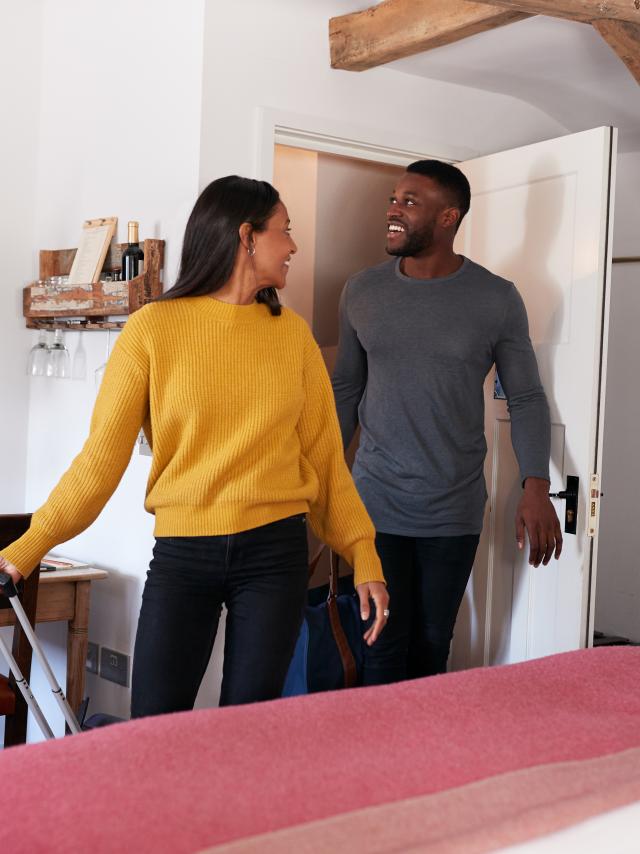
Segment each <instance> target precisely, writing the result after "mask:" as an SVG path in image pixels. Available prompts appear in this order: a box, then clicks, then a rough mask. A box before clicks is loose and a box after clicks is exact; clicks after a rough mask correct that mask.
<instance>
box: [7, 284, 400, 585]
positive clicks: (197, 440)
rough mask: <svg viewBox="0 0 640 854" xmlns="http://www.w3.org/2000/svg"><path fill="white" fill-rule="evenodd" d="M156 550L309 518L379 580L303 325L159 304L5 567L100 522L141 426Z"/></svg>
mask: <svg viewBox="0 0 640 854" xmlns="http://www.w3.org/2000/svg"><path fill="white" fill-rule="evenodd" d="M141 426H142V427H144V431H145V434H146V436H147V438H148V440H149V444H150V445H151V447H152V449H153V460H152V464H151V472H150V475H149V481H148V484H147V493H146V500H145V508H146V509H147V510H148V511H149V512H150V513H153V514H155V534H156V536H158V537H180V536H206V535H215V534H233V533H237V532H238V531H245V530H248V529H250V528H255V527H258V526H260V525H265V524H267V523H269V522H274V521H276V520H277V519H283V518H285V517H287V516H291V515H293V514H295V513H306V512H308V513H309V521H310V523H311V526H312V528H313V530H314V531H315V533H316V534H317V535H318V537H320V539H321V540H323V541H324V542H326V543H328V545H329V546H330V547H331V548H332V549H334V550H335V551H337V552H338V553H340V554H341V555H343V556H344V558H345V559H346V561H347V562H348V563H349V564H350V565H351V566H352V567H353V568H354V571H355V582H356V584H361V583H362V582H365V581H382V580H383V575H382V568H381V566H380V561H379V559H378V556H377V554H376V550H375V546H374V536H375V534H374V528H373V525H372V523H371V521H370V519H369V517H368V515H367V512H366V510H365V508H364V505H363V504H362V502H361V500H360V498H359V496H358V494H357V492H356V489H355V486H354V484H353V481H352V479H351V476H350V474H349V471H348V469H347V467H346V465H345V463H344V458H343V452H342V442H341V439H340V430H339V427H338V421H337V416H336V412H335V404H334V400H333V394H332V390H331V385H330V382H329V378H328V376H327V372H326V369H325V366H324V362H323V359H322V355H321V353H320V350H319V348H318V346H317V345H316V343H315V341H314V340H313V337H312V335H311V333H310V331H309V328H308V326H307V324H306V323H305V322H304V321H303V320H302V319H301V318H300V317H298V316H297V315H296V314H295V313H294V312H292V311H289V310H287V309H283V311H282V315H281V316H280V317H273V316H272V315H271V314H270V312H269V310H268V308H267V307H266V306H265V305H261V304H258V303H253V304H252V305H248V306H239V305H231V304H229V303H225V302H221V301H220V300H215V299H212V298H211V297H206V296H205V297H186V298H182V299H177V300H170V301H167V302H159V303H152V304H150V305H148V306H145V307H144V308H143V309H141V310H140V311H138V312H136V313H135V314H134V315H132V316H131V318H130V319H129V320H128V321H127V324H126V326H125V328H124V330H123V332H122V333H121V335H120V337H119V339H118V342H117V344H116V346H115V348H114V351H113V354H112V355H111V358H110V359H109V363H108V365H107V369H106V372H105V376H104V379H103V381H102V386H101V388H100V392H99V395H98V399H97V401H96V405H95V409H94V412H93V416H92V419H91V430H90V433H89V437H88V439H87V441H86V443H85V445H84V447H83V449H82V451H81V452H80V454H79V455H78V456H77V457H76V458H75V459H74V461H73V463H72V464H71V467H70V468H69V469H68V471H67V472H66V473H65V474H64V475H63V477H62V478H61V480H60V482H59V483H58V485H57V486H56V487H55V489H54V490H53V492H52V493H51V495H50V496H49V498H48V499H47V502H46V503H45V504H44V505H43V506H42V507H41V508H40V509H39V510H38V511H37V512H36V513H34V514H33V519H32V522H31V527H30V529H29V531H28V532H27V533H26V534H24V536H22V537H21V538H20V539H19V540H16V542H14V543H13V544H12V545H10V546H9V547H8V548H6V549H4V550H3V551H2V552H1V554H2V555H3V556H4V557H5V558H7V560H9V561H11V562H12V563H13V564H15V565H16V566H17V568H18V570H19V571H20V572H21V573H22V574H24V575H26V574H28V572H29V571H30V570H31V568H32V567H33V566H35V565H36V564H37V563H38V561H39V560H40V559H41V558H42V556H43V555H44V554H45V553H46V552H48V551H49V550H50V549H52V548H53V547H55V546H56V545H58V544H59V543H62V542H65V541H66V540H68V539H70V538H71V537H74V536H76V535H77V534H79V533H80V532H81V531H83V530H84V529H85V528H87V527H88V526H89V525H90V524H91V523H92V522H93V521H94V519H95V518H96V517H97V516H98V514H99V513H100V511H101V510H102V508H103V507H104V505H105V504H106V502H107V501H108V499H109V497H110V496H111V495H112V493H113V492H114V490H115V488H116V486H117V485H118V482H119V481H120V479H121V477H122V475H123V473H124V470H125V468H126V467H127V464H128V462H129V459H130V457H131V452H132V449H133V447H134V444H135V441H136V437H137V435H138V432H139V430H140V427H141Z"/></svg>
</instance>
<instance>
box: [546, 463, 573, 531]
mask: <svg viewBox="0 0 640 854" xmlns="http://www.w3.org/2000/svg"><path fill="white" fill-rule="evenodd" d="M579 486H580V478H579V477H575V475H572V474H568V475H567V486H566V488H565V489H563V490H561V491H560V492H550V493H549V498H564V500H565V501H566V504H565V506H564V532H565V534H575V533H576V531H577V528H578V487H579Z"/></svg>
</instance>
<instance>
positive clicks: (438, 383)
mask: <svg viewBox="0 0 640 854" xmlns="http://www.w3.org/2000/svg"><path fill="white" fill-rule="evenodd" d="M494 363H495V365H496V367H497V370H498V375H499V377H500V382H501V384H502V387H503V389H504V391H505V393H506V395H507V400H508V406H509V414H510V416H511V440H512V443H513V447H514V450H515V453H516V457H517V459H518V464H519V467H520V475H521V478H522V480H523V481H524V480H525V478H527V477H541V478H547V479H548V477H549V453H550V434H551V427H550V422H549V407H548V405H547V399H546V397H545V393H544V390H543V388H542V386H541V384H540V376H539V373H538V366H537V363H536V357H535V354H534V352H533V348H532V346H531V341H530V339H529V328H528V321H527V314H526V310H525V307H524V303H523V302H522V298H521V297H520V295H519V293H518V291H517V290H516V288H515V286H514V285H513V284H512V283H511V282H508V281H507V280H505V279H502V278H500V277H499V276H496V275H494V274H493V273H491V272H490V271H489V270H486V269H485V268H484V267H481V266H480V265H479V264H476V263H474V262H473V261H470V260H469V259H468V258H464V260H463V263H462V266H461V267H460V268H459V269H458V270H457V271H456V272H455V273H453V274H452V275H450V276H444V277H442V278H434V279H413V278H410V277H408V276H405V275H404V274H403V273H402V272H401V271H400V259H392V260H390V261H386V262H384V263H382V264H379V265H378V266H376V267H371V268H369V269H367V270H363V271H362V272H360V273H358V274H356V275H355V276H353V277H352V278H350V279H349V281H348V282H347V284H346V285H345V288H344V291H343V293H342V298H341V301H340V344H339V348H338V357H337V362H336V367H335V370H334V374H333V390H334V393H335V397H336V404H337V408H338V417H339V419H340V427H341V430H342V438H343V442H344V445H345V447H346V446H347V445H348V444H349V443H350V441H351V439H352V437H353V435H354V432H355V430H356V427H357V424H358V422H359V423H360V444H359V447H358V451H357V454H356V459H355V463H354V466H353V476H354V479H355V482H356V485H357V487H358V490H359V492H360V495H361V497H362V499H363V501H364V503H365V505H366V507H367V510H368V511H369V514H370V515H371V518H372V519H373V522H374V524H375V526H376V528H377V530H378V531H382V532H385V533H388V534H401V535H404V536H413V537H437V536H459V535H463V534H478V533H480V531H481V530H482V519H483V515H484V505H485V501H486V498H487V492H486V487H485V481H484V472H483V467H484V459H485V456H486V451H487V445H486V441H485V435H484V395H483V383H484V380H485V377H486V376H487V374H488V372H489V371H490V370H491V367H492V366H493V364H494Z"/></svg>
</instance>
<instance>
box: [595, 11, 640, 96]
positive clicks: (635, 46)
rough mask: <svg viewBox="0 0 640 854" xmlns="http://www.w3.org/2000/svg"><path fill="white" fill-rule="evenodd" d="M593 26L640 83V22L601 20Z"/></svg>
mask: <svg viewBox="0 0 640 854" xmlns="http://www.w3.org/2000/svg"><path fill="white" fill-rule="evenodd" d="M593 26H594V27H595V29H596V30H597V31H598V32H599V33H600V35H601V36H602V37H603V38H604V40H605V41H606V42H607V44H608V45H609V47H610V48H611V49H612V50H615V52H616V53H617V54H618V56H619V57H620V59H621V60H622V61H623V62H624V64H625V65H626V66H627V68H628V69H629V71H630V72H631V74H633V76H634V77H635V79H636V80H637V82H638V83H640V24H628V23H627V22H626V21H606V20H600V21H593Z"/></svg>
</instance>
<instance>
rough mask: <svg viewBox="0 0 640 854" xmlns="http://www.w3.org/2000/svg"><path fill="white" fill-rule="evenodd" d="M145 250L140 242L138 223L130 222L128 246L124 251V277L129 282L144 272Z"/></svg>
mask: <svg viewBox="0 0 640 854" xmlns="http://www.w3.org/2000/svg"><path fill="white" fill-rule="evenodd" d="M143 261H144V252H143V251H142V249H140V244H139V242H138V223H137V222H130V223H129V237H128V246H127V248H126V249H125V250H124V252H123V253H122V279H123V281H125V282H128V281H129V279H133V278H134V277H135V276H139V275H140V273H142V267H143Z"/></svg>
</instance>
